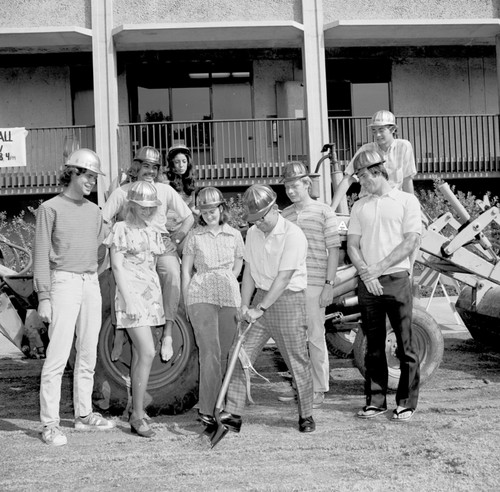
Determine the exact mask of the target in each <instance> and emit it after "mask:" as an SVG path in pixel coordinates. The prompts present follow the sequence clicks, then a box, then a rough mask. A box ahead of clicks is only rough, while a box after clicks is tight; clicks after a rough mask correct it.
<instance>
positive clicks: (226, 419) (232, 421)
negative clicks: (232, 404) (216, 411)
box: [220, 412, 242, 432]
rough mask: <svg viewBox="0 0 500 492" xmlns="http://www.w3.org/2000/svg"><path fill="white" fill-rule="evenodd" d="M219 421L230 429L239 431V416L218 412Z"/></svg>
mask: <svg viewBox="0 0 500 492" xmlns="http://www.w3.org/2000/svg"><path fill="white" fill-rule="evenodd" d="M220 421H221V422H222V423H223V424H224V425H225V426H226V427H227V428H228V429H229V430H230V431H231V432H240V430H241V423H242V420H241V417H240V416H239V415H233V414H232V413H227V412H222V413H221V414H220Z"/></svg>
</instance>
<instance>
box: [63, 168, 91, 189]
mask: <svg viewBox="0 0 500 492" xmlns="http://www.w3.org/2000/svg"><path fill="white" fill-rule="evenodd" d="M84 172H85V169H83V168H81V167H76V166H64V168H63V170H62V171H61V174H59V183H60V184H61V185H62V186H64V187H65V188H66V187H67V186H69V184H70V183H71V176H73V174H75V175H76V176H80V174H83V173H84Z"/></svg>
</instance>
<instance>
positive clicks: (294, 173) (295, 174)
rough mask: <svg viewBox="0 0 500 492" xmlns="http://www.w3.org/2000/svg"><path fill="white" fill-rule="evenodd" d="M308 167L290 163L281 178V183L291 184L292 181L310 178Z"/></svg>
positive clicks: (295, 162) (298, 163) (299, 163)
mask: <svg viewBox="0 0 500 492" xmlns="http://www.w3.org/2000/svg"><path fill="white" fill-rule="evenodd" d="M308 176H309V173H308V172H307V169H306V166H304V164H302V162H298V161H294V162H289V163H288V164H286V165H285V168H284V170H283V175H282V177H281V182H285V183H290V182H291V181H296V180H297V179H300V178H305V177H308Z"/></svg>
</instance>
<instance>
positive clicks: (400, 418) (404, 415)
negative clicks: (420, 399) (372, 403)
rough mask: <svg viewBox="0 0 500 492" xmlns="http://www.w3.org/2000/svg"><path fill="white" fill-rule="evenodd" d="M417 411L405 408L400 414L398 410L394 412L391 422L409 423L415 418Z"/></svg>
mask: <svg viewBox="0 0 500 492" xmlns="http://www.w3.org/2000/svg"><path fill="white" fill-rule="evenodd" d="M414 413H415V410H414V409H413V408H403V410H400V411H399V412H398V409H397V408H396V409H395V410H393V412H392V417H391V422H408V421H409V420H411V418H412V417H413V414H414Z"/></svg>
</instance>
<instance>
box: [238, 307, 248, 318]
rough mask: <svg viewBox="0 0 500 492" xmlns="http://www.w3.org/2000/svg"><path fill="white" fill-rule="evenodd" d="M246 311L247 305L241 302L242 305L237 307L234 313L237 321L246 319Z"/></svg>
mask: <svg viewBox="0 0 500 492" xmlns="http://www.w3.org/2000/svg"><path fill="white" fill-rule="evenodd" d="M247 312H248V306H245V305H244V304H243V306H241V307H240V308H239V309H238V312H237V314H236V319H237V320H238V321H244V320H245V319H246V314H247Z"/></svg>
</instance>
